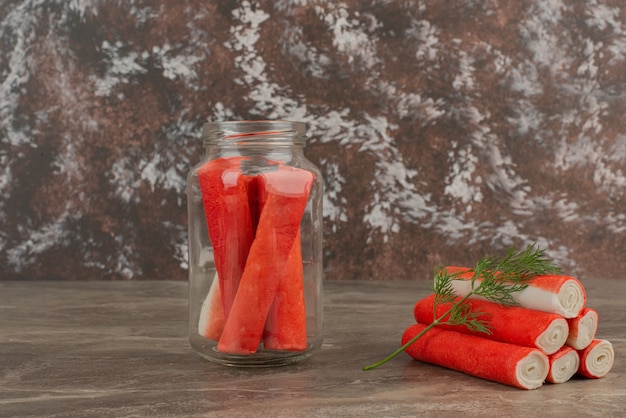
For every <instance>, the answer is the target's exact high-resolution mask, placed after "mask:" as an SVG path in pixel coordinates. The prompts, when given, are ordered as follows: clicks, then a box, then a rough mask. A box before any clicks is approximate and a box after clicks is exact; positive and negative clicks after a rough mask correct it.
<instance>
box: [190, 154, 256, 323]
mask: <svg viewBox="0 0 626 418" xmlns="http://www.w3.org/2000/svg"><path fill="white" fill-rule="evenodd" d="M241 160H242V158H241V157H232V158H219V159H216V160H211V161H209V162H207V163H206V164H204V165H203V166H202V167H201V168H200V169H199V170H198V181H199V183H200V190H201V192H202V200H203V203H204V211H205V215H206V220H207V226H208V229H209V237H210V238H211V244H212V245H213V253H214V258H215V268H216V270H217V274H218V276H219V283H220V291H221V298H222V304H223V307H224V317H228V315H229V312H230V309H231V306H232V304H233V301H234V299H235V294H236V293H237V289H238V287H239V281H240V279H241V275H242V272H243V269H244V266H245V263H246V259H247V257H248V251H249V250H250V246H251V245H252V241H253V239H254V231H253V226H252V218H251V215H250V207H249V199H248V188H249V183H250V180H249V178H247V176H244V175H243V174H242V172H241V169H240V164H241Z"/></svg>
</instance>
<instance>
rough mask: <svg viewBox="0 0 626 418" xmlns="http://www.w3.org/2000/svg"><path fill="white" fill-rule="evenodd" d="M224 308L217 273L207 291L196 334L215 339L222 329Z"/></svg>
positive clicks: (217, 338) (218, 336)
mask: <svg viewBox="0 0 626 418" xmlns="http://www.w3.org/2000/svg"><path fill="white" fill-rule="evenodd" d="M224 321H225V319H224V308H223V305H222V292H221V291H220V287H219V279H218V277H217V273H216V274H215V276H214V277H213V281H212V282H211V287H209V292H208V293H207V295H206V297H205V299H204V301H203V302H202V307H201V308H200V318H199V320H198V334H200V335H202V336H203V337H205V338H208V339H210V340H214V341H217V340H219V338H220V336H221V335H222V331H223V330H224Z"/></svg>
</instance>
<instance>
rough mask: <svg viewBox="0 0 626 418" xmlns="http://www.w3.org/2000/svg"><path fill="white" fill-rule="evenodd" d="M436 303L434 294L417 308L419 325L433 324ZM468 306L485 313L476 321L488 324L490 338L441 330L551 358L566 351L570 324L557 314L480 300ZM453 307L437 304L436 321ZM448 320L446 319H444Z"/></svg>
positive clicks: (463, 328) (462, 329) (470, 301)
mask: <svg viewBox="0 0 626 418" xmlns="http://www.w3.org/2000/svg"><path fill="white" fill-rule="evenodd" d="M458 299H460V298H457V300H458ZM434 302H435V295H434V294H431V295H430V296H427V297H425V298H424V299H422V300H420V301H418V302H417V303H416V304H415V307H414V309H413V313H414V315H415V319H416V320H417V322H418V323H422V324H430V323H431V322H433V309H434ZM468 305H469V309H470V310H471V311H473V312H482V313H483V314H482V315H480V316H479V317H478V318H477V319H481V320H483V321H485V322H487V323H488V324H489V326H490V327H491V329H490V331H491V333H490V334H485V333H479V332H472V331H470V330H469V329H468V328H467V327H466V326H464V325H439V326H440V327H443V328H446V329H451V330H455V331H459V332H462V333H465V334H472V333H473V334H475V335H480V336H481V337H484V338H489V339H492V340H496V341H501V342H505V343H511V344H517V345H522V346H524V347H532V348H539V349H540V350H541V351H543V352H544V353H545V354H552V353H554V352H556V351H557V350H558V349H559V348H561V347H563V345H564V344H565V340H566V339H567V337H568V335H569V333H568V330H569V328H568V325H567V321H566V320H565V319H564V318H563V317H561V316H560V315H557V314H553V313H548V312H541V311H535V310H532V309H526V308H521V307H519V306H504V305H498V304H497V303H494V302H488V301H485V300H479V299H468ZM451 306H452V305H451V304H450V303H440V304H438V305H437V313H436V315H437V317H440V316H441V315H443V314H444V313H445V312H446V311H447V310H448V309H450V307H451ZM445 319H447V317H444V320H445Z"/></svg>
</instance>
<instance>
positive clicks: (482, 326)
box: [363, 244, 561, 370]
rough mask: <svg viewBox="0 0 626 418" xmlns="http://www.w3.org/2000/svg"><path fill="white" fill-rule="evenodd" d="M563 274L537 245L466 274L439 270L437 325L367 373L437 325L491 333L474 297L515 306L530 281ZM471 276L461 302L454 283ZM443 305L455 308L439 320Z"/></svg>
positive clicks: (480, 263) (435, 287)
mask: <svg viewBox="0 0 626 418" xmlns="http://www.w3.org/2000/svg"><path fill="white" fill-rule="evenodd" d="M560 271H561V269H560V268H559V267H558V266H556V265H555V264H554V263H553V262H552V261H551V260H550V259H549V258H548V257H546V255H545V251H544V250H543V249H540V248H538V247H537V246H536V245H535V244H531V245H529V246H528V247H526V249H525V250H520V251H518V250H516V249H515V248H514V247H511V248H509V249H507V250H506V252H505V254H504V255H503V256H502V257H493V256H492V257H484V258H482V259H481V260H479V261H478V262H477V263H476V265H475V266H474V268H472V269H470V270H467V271H463V272H452V273H450V272H449V271H448V270H447V269H445V268H438V269H437V271H436V273H435V280H434V282H433V286H432V290H433V292H434V293H435V301H434V308H433V318H434V320H433V322H432V323H430V324H429V325H428V326H426V328H424V329H423V330H422V331H421V332H420V333H419V334H417V335H416V336H415V337H413V338H412V339H411V340H409V341H407V342H406V344H404V345H403V346H402V347H400V348H398V349H397V350H396V351H394V352H393V353H391V354H390V355H388V356H387V357H385V358H384V359H382V360H380V361H378V362H376V363H373V364H371V365H368V366H365V367H363V370H371V369H374V368H376V367H378V366H381V365H382V364H384V363H386V362H388V361H389V360H391V359H392V358H394V357H396V356H397V355H398V354H400V353H402V352H403V351H404V350H406V349H407V348H408V347H409V346H410V345H411V344H413V343H414V342H415V341H417V340H418V339H419V338H421V337H422V336H423V335H424V334H426V333H427V332H428V331H429V330H430V329H432V328H433V327H435V326H437V325H442V324H448V325H462V326H465V327H467V328H468V329H470V330H472V331H476V332H482V333H490V326H489V322H488V320H486V319H485V316H484V313H483V312H480V311H474V310H472V309H471V307H470V305H469V303H468V299H469V298H470V297H472V296H475V297H476V296H477V297H482V298H484V299H487V300H489V301H491V302H495V303H498V304H503V305H515V304H517V302H516V301H515V299H514V297H513V294H514V293H517V292H520V291H522V290H524V289H525V288H526V287H527V286H528V282H529V281H530V280H532V279H533V278H534V277H536V276H540V275H544V274H558V273H560ZM468 272H471V274H472V277H471V279H469V282H470V291H469V292H468V293H467V294H466V295H465V296H462V297H460V298H459V297H458V296H457V294H456V292H455V290H454V280H455V278H457V277H458V276H459V275H460V274H467V273H468ZM440 304H450V305H451V306H450V308H449V309H448V310H447V311H446V312H444V313H443V314H442V315H439V316H437V307H438V306H439V305H440Z"/></svg>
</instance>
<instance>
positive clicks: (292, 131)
mask: <svg viewBox="0 0 626 418" xmlns="http://www.w3.org/2000/svg"><path fill="white" fill-rule="evenodd" d="M305 132H306V123H304V122H294V121H288V120H243V121H218V122H208V123H205V124H204V126H203V127H202V139H203V141H204V144H205V145H207V144H211V143H216V142H217V141H230V142H243V141H253V140H259V139H260V138H259V137H261V138H263V139H267V140H279V141H280V140H281V139H282V138H284V139H285V140H287V139H289V140H291V141H294V140H295V141H304V140H305V136H304V134H305Z"/></svg>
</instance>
